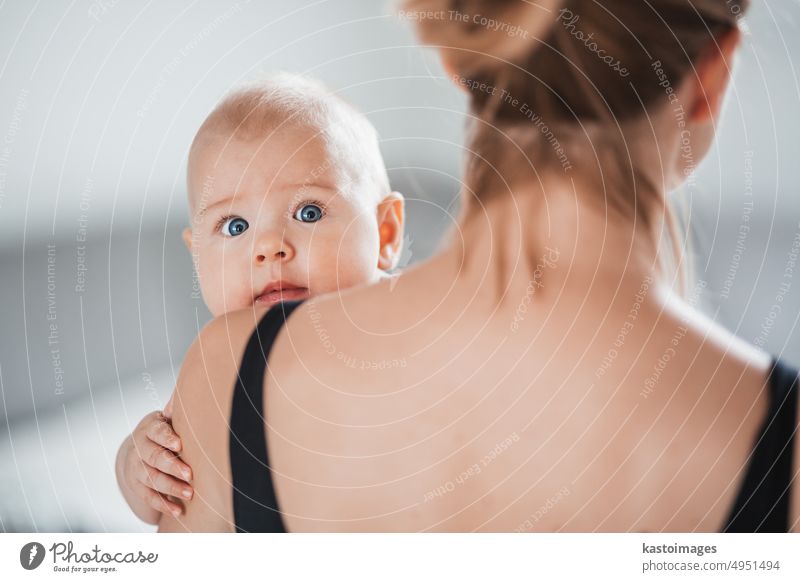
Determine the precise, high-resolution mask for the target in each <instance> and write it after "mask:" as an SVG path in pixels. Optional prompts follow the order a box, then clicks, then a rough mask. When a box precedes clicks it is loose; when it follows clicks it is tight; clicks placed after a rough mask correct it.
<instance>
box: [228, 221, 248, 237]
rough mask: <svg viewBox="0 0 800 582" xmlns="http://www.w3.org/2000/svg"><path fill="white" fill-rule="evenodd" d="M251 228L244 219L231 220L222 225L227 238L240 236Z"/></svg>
mask: <svg viewBox="0 0 800 582" xmlns="http://www.w3.org/2000/svg"><path fill="white" fill-rule="evenodd" d="M248 228H250V225H249V224H248V223H247V221H246V220H245V219H244V218H229V219H228V220H226V221H225V223H224V224H223V225H222V234H223V235H225V236H239V235H240V234H242V233H243V232H244V231H246V230H247V229H248Z"/></svg>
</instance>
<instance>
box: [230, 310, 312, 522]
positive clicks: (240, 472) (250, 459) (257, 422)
mask: <svg viewBox="0 0 800 582" xmlns="http://www.w3.org/2000/svg"><path fill="white" fill-rule="evenodd" d="M301 303H302V301H286V302H283V303H281V304H278V305H275V306H273V307H272V309H270V310H269V311H268V312H267V313H266V314H265V315H264V317H262V318H261V321H260V322H259V323H258V326H257V327H256V329H255V331H254V332H253V335H252V336H250V341H249V342H248V343H247V347H246V349H245V351H244V355H243V356H242V362H241V366H240V367H239V378H238V380H237V382H236V386H235V388H234V392H233V402H232V404H231V417H230V418H231V421H230V430H229V433H230V439H229V449H230V459H231V475H232V479H233V516H234V521H235V523H236V531H237V532H285V531H286V528H285V527H284V524H283V519H281V513H280V509H279V507H278V500H277V499H276V497H275V489H274V487H273V484H272V473H271V469H270V466H269V455H268V453H267V438H266V420H265V415H264V374H265V372H266V367H267V358H268V357H269V353H270V351H271V350H272V344H273V343H274V342H275V338H276V337H277V336H278V332H279V331H280V329H281V326H283V324H284V322H285V321H286V319H287V318H288V317H289V315H291V313H292V312H293V311H294V310H295V309H296V308H297V307H298V306H299V305H300V304H301Z"/></svg>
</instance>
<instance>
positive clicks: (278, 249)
mask: <svg viewBox="0 0 800 582" xmlns="http://www.w3.org/2000/svg"><path fill="white" fill-rule="evenodd" d="M292 257H294V249H293V248H292V245H291V244H289V241H287V240H286V237H284V236H281V235H265V236H262V237H261V239H260V240H259V241H258V243H257V245H256V249H255V260H256V264H259V265H260V264H263V263H274V262H278V261H281V262H285V261H288V260H290V259H291V258H292Z"/></svg>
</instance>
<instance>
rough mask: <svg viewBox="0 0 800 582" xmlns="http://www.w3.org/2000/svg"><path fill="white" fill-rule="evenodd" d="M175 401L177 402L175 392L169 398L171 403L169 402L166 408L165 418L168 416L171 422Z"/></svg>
mask: <svg viewBox="0 0 800 582" xmlns="http://www.w3.org/2000/svg"><path fill="white" fill-rule="evenodd" d="M174 400H175V392H173V393H172V396H170V397H169V402H167V405H166V406H165V407H164V416H166V417H167V418H168V419H170V420H172V411H173V410H174V408H175V402H174Z"/></svg>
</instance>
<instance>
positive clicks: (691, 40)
mask: <svg viewBox="0 0 800 582" xmlns="http://www.w3.org/2000/svg"><path fill="white" fill-rule="evenodd" d="M746 3H747V2H746V0H727V1H726V0H656V1H654V2H650V3H640V2H629V1H627V0H614V1H608V2H604V3H603V4H604V6H600V4H599V3H596V2H594V1H593V0H569V1H567V2H557V1H554V0H550V1H548V2H539V3H538V4H535V5H534V4H532V3H529V2H522V1H511V0H507V1H496V0H495V1H489V0H485V1H478V0H475V1H472V2H469V1H461V2H456V1H452V2H450V1H447V0H418V1H410V2H407V6H405V8H406V14H407V15H412V14H417V15H418V16H419V15H422V14H430V15H431V17H430V18H428V17H425V18H422V17H416V18H414V20H415V21H416V23H417V26H418V32H419V34H420V36H421V37H422V39H423V41H425V42H426V43H428V44H431V45H434V46H437V47H440V51H441V54H442V58H443V61H444V63H445V65H446V68H447V70H448V71H449V72H450V73H451V75H452V77H453V80H454V82H456V83H457V84H458V85H459V86H460V87H463V88H464V89H465V90H467V91H468V92H469V94H470V99H471V114H472V120H471V124H470V126H471V133H470V138H469V144H468V151H469V152H470V157H469V160H468V162H469V163H468V166H467V176H466V180H465V186H464V206H463V210H462V217H461V220H460V222H459V225H458V229H456V230H455V231H454V232H453V233H452V236H451V237H450V239H449V240H448V241H447V244H446V245H444V247H443V250H442V252H440V253H439V254H438V255H437V256H436V257H434V258H433V259H431V260H429V261H427V262H425V263H423V264H420V265H418V266H416V267H414V268H412V269H410V270H409V271H407V272H406V273H405V274H404V275H403V276H402V277H401V278H400V279H399V281H396V282H395V285H392V284H390V283H388V282H387V283H381V284H378V285H374V286H369V287H361V288H357V289H353V290H348V291H346V292H342V293H340V294H336V295H332V296H326V297H323V298H318V299H314V300H309V301H307V302H305V303H302V304H299V305H298V304H296V303H288V304H284V307H283V308H282V309H275V310H273V311H272V312H270V313H269V314H268V315H267V316H264V314H263V312H255V313H254V312H253V311H245V312H238V313H235V314H232V315H228V316H226V317H224V318H220V319H217V320H215V321H214V322H212V323H211V324H210V325H209V326H208V327H206V328H205V329H204V330H203V331H202V333H201V334H200V337H199V338H198V340H197V341H196V342H195V344H194V346H193V347H192V349H191V351H190V353H189V355H188V357H187V359H186V361H185V363H184V365H183V369H182V371H181V376H180V379H179V383H178V387H177V393H176V404H175V412H174V425H175V428H176V430H177V432H178V434H180V435H181V437H182V439H183V441H184V452H183V454H182V457H183V458H184V460H185V461H186V462H187V463H188V464H189V465H191V466H192V468H193V470H194V474H195V481H194V483H193V485H194V488H195V496H194V498H193V500H192V501H190V502H189V503H188V504H187V507H186V514H185V516H184V517H182V518H180V519H178V520H176V519H175V518H173V517H171V516H165V517H164V518H163V519H162V520H161V523H160V530H161V531H184V530H192V531H200V530H204V531H207V530H216V531H234V530H237V531H254V530H258V531H281V530H283V529H287V530H289V531H311V530H316V531H321V530H327V531H365V530H369V531H398V530H407V531H434V530H436V531H439V530H447V531H478V530H480V531H784V530H787V529H789V528H792V527H794V528H795V529H797V527H798V526H797V523H798V515H799V514H800V499H798V493H797V492H798V489H800V488H798V487H794V488H793V489H791V488H790V484H791V479H792V477H793V475H794V474H795V471H796V468H795V467H794V466H793V464H792V453H793V449H794V447H796V444H795V442H794V440H793V439H792V434H793V432H794V429H795V426H796V401H797V388H796V385H795V379H796V376H797V373H796V371H794V370H791V369H789V368H788V367H787V366H786V365H784V364H782V363H781V362H779V361H778V360H773V359H772V358H770V356H768V355H767V354H765V353H763V352H761V351H759V350H758V349H756V348H754V347H753V346H750V345H748V344H747V343H745V342H744V341H742V340H739V339H737V338H736V337H734V336H733V335H731V334H730V333H728V332H727V331H726V330H724V329H722V328H720V327H719V326H717V325H716V324H715V323H714V322H712V321H710V320H708V319H707V318H705V317H704V316H702V315H701V314H700V313H698V312H697V311H695V310H694V309H693V308H692V306H691V304H692V301H693V296H694V295H695V294H696V291H697V290H696V289H694V290H692V288H693V285H692V283H691V282H689V283H688V285H683V284H682V281H683V278H682V276H681V273H682V271H683V270H684V269H683V261H682V254H681V253H680V247H681V244H680V243H681V241H680V239H679V237H678V234H677V229H675V228H672V227H671V225H672V224H673V221H672V220H671V218H670V216H671V215H670V212H669V206H668V203H667V192H668V191H670V190H672V189H674V188H675V187H676V186H678V185H679V184H680V183H681V182H682V181H683V180H684V179H685V177H686V175H688V173H690V172H691V170H692V169H693V164H696V163H697V162H699V161H700V160H701V159H702V157H703V156H704V155H705V154H706V152H707V151H708V149H709V147H710V145H711V143H712V140H713V135H714V128H715V121H716V120H717V119H718V116H719V112H720V109H721V105H722V101H723V97H724V94H725V91H726V87H727V85H728V81H729V77H730V67H731V64H732V60H733V57H734V54H735V52H736V49H737V46H738V45H739V42H740V32H739V29H738V27H737V22H736V15H737V14H739V13H740V11H741V10H743V9H744V8H746V6H745V4H746ZM413 11H418V12H413ZM437 14H438V15H440V16H439V17H436V18H434V17H433V16H435V15H437ZM665 240H667V241H672V243H671V244H664V241H665ZM280 256H281V255H280V254H279V253H278V254H276V256H275V260H276V265H278V264H279V262H280ZM342 260H347V257H342ZM696 286H697V285H694V287H696ZM682 287H686V288H688V289H689V290H688V291H687V292H682V291H681V288H682ZM682 296H684V297H683V298H682ZM284 314H285V315H286V317H287V318H288V319H287V321H286V323H285V324H284V322H283V319H284ZM262 317H263V319H262ZM259 322H260V325H259V329H258V333H255V334H254V329H255V327H256V324H257V323H259ZM265 352H266V353H267V354H268V357H269V368H268V373H265V371H264V357H263V354H264V353H265ZM237 374H238V375H239V376H238V377H237ZM262 396H263V401H264V402H263V410H264V411H265V412H264V419H261V418H260V416H259V414H260V412H261V410H262V403H261V402H260V401H259V399H260V398H261V397H262ZM229 425H230V432H229ZM265 437H266V441H265ZM266 443H269V446H268V448H267V445H266ZM790 496H791V497H793V498H794V503H792V505H791V509H790V504H789V501H790ZM278 510H279V511H278Z"/></svg>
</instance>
